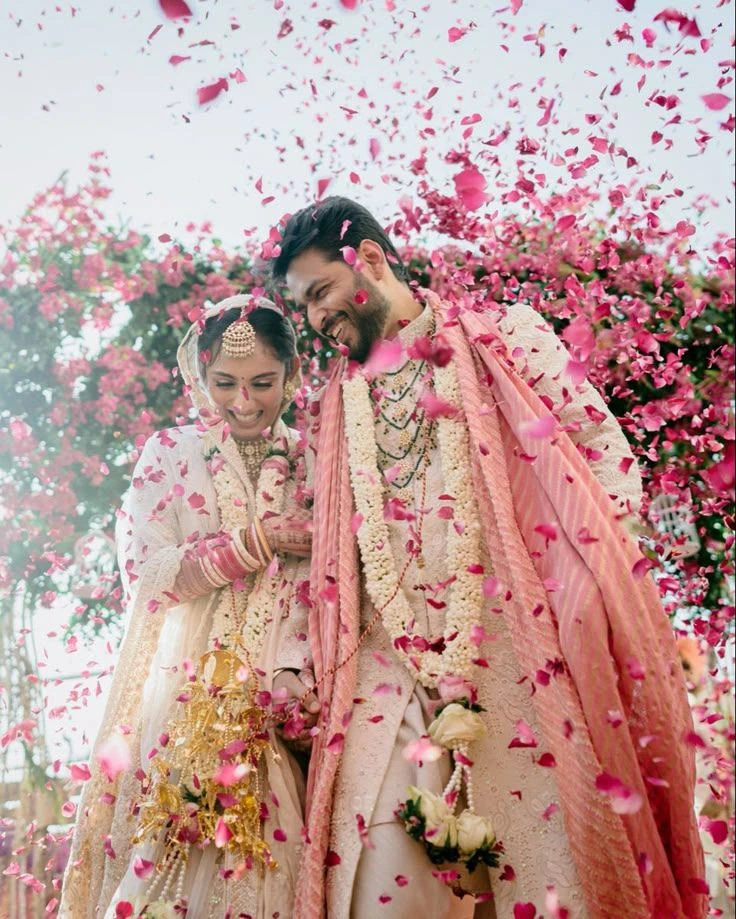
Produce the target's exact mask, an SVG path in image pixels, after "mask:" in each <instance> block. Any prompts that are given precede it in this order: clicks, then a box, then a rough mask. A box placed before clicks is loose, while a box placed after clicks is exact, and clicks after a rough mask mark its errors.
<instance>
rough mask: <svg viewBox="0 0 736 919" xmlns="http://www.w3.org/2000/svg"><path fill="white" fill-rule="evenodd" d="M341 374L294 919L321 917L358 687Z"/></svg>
mask: <svg viewBox="0 0 736 919" xmlns="http://www.w3.org/2000/svg"><path fill="white" fill-rule="evenodd" d="M344 373H345V362H344V361H340V362H339V363H338V364H337V365H336V367H335V370H334V372H333V375H332V377H331V379H330V381H329V382H328V384H327V386H326V388H325V390H324V393H323V394H322V398H321V403H320V414H319V435H318V441H317V446H318V450H317V456H316V460H315V469H314V516H313V532H314V537H313V541H312V563H311V576H310V580H311V595H312V606H311V607H310V611H309V622H308V628H309V638H310V644H311V648H312V655H313V658H314V675H315V678H316V680H317V681H318V683H319V689H318V694H319V698H320V702H321V703H322V709H321V711H320V720H319V726H320V733H319V736H318V737H317V738H315V741H314V745H313V747H312V755H311V760H310V768H309V778H308V782H307V805H306V815H305V826H306V827H307V839H306V841H305V842H306V844H305V846H304V849H303V855H302V863H301V866H300V870H299V879H298V882H297V889H296V899H295V905H294V919H306V917H309V919H321V917H322V916H324V915H325V909H326V906H325V877H324V873H325V870H326V866H327V864H328V862H329V857H328V850H329V843H330V824H331V816H332V799H333V789H334V785H335V777H336V775H337V768H338V765H339V763H340V752H341V749H342V743H341V737H342V736H344V732H345V731H346V730H347V726H348V722H349V719H350V713H351V711H352V707H353V690H354V687H355V679H356V668H357V656H356V655H355V654H352V656H351V652H354V650H355V648H356V645H357V643H358V636H359V630H360V595H361V592H360V567H359V561H358V544H357V541H356V539H355V536H354V534H353V531H352V528H351V520H352V515H353V493H352V490H351V487H350V470H349V467H348V457H347V441H346V438H345V425H344V422H343V407H342V386H341V383H342V380H343V376H344ZM348 658H349V659H348ZM343 661H347V662H346V663H344V664H343V666H340V667H339V668H338V669H337V670H335V672H334V673H333V672H332V669H331V668H334V666H335V665H336V664H337V663H338V662H343Z"/></svg>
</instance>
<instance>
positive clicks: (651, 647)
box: [271, 197, 706, 919]
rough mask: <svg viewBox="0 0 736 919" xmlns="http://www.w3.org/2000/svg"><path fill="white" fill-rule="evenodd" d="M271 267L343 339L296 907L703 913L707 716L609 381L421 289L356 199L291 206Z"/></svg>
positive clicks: (372, 911)
mask: <svg viewBox="0 0 736 919" xmlns="http://www.w3.org/2000/svg"><path fill="white" fill-rule="evenodd" d="M271 267H272V274H273V278H274V280H275V281H276V282H278V283H283V282H285V284H286V285H287V286H288V288H289V291H290V292H291V295H292V297H293V299H294V301H295V303H296V305H297V307H298V308H300V309H303V310H305V311H306V314H307V318H308V321H309V323H310V325H311V326H312V327H313V328H314V329H315V331H316V332H318V333H319V334H320V335H322V336H323V337H324V338H326V339H327V341H328V342H329V343H330V344H331V345H332V346H333V347H334V348H335V349H336V350H338V351H339V352H340V353H341V354H342V359H341V360H339V361H337V362H336V364H335V366H334V367H333V372H332V375H331V377H330V379H329V382H328V383H327V385H326V387H325V389H324V390H323V391H322V393H321V394H320V398H319V404H318V406H317V407H315V409H314V415H313V417H314V424H313V430H312V432H311V434H312V439H311V446H312V449H313V451H314V467H315V471H314V483H315V504H314V532H315V546H314V548H313V556H312V578H311V587H312V608H311V614H310V630H309V631H310V642H311V645H312V651H313V656H314V663H315V674H316V678H317V691H318V694H319V696H320V702H321V712H320V721H319V725H318V731H317V732H316V733H317V736H316V738H315V745H314V749H313V754H312V761H311V766H310V776H309V787H308V805H307V807H308V813H307V840H306V843H307V844H306V846H305V856H304V860H303V865H302V874H301V878H300V882H299V891H298V902H297V907H296V912H295V915H296V916H297V917H309V919H312V917H315V919H316V917H321V916H324V915H327V916H328V917H330V919H333V917H334V919H343V917H344V919H347V917H348V916H350V917H356V919H368V917H374V916H381V917H384V916H385V917H391V919H399V917H404V916H427V917H436V919H442V917H449V916H453V915H460V914H462V915H473V908H472V901H470V900H468V899H465V900H463V901H461V900H459V899H458V898H457V897H456V896H455V895H454V893H453V888H454V889H455V890H456V891H458V892H459V891H460V889H461V888H462V889H464V890H471V889H472V890H473V892H475V893H476V894H478V895H477V897H476V906H475V915H476V916H481V915H483V916H493V915H498V916H511V915H517V914H518V909H524V910H526V911H525V912H523V913H522V914H523V915H527V911H528V914H529V915H534V914H535V910H536V912H537V913H540V914H541V913H542V912H547V913H551V914H563V915H564V912H563V913H556V912H555V910H556V909H557V910H565V909H567V910H569V915H571V916H593V917H605V916H611V917H613V916H616V917H631V919H641V917H645V916H654V915H656V916H688V917H692V916H702V915H704V914H705V910H706V903H705V897H703V895H702V894H700V893H698V892H697V891H698V890H699V887H698V879H699V878H702V861H701V851H700V847H699V842H698V837H697V827H696V824H695V818H694V814H693V808H692V796H693V782H694V768H693V762H692V757H691V755H690V752H689V751H688V750H687V749H686V748H685V745H684V743H683V737H684V735H685V734H686V732H687V731H688V730H689V729H690V716H689V710H688V707H687V701H686V696H685V690H684V685H683V682H682V677H681V674H680V670H679V667H678V666H677V656H676V653H675V648H674V639H673V635H672V633H671V630H670V627H669V623H668V621H667V619H666V617H665V616H664V613H663V612H662V609H661V607H660V604H659V601H658V597H657V591H656V588H655V586H654V584H653V583H652V581H651V580H650V579H649V577H647V576H645V577H643V578H642V577H641V576H639V577H637V573H638V572H639V571H640V568H641V566H638V567H635V566H636V562H637V560H638V559H639V558H640V555H639V552H638V550H637V547H636V545H635V543H634V541H633V540H632V539H631V538H630V536H629V535H628V533H627V530H626V526H625V524H626V522H627V518H630V517H631V515H634V514H635V513H636V511H637V508H638V503H639V499H640V482H639V478H638V474H637V472H636V466H635V464H632V457H631V453H630V451H629V448H628V445H627V443H626V441H625V438H624V436H623V434H622V432H621V430H620V428H619V426H618V424H617V423H616V422H615V420H614V419H613V417H612V416H611V414H610V412H609V411H608V409H607V407H606V405H605V403H604V402H603V400H602V399H601V397H600V395H599V394H598V393H597V392H596V391H595V390H594V389H593V388H592V387H591V386H590V384H588V383H587V382H584V383H582V384H578V385H575V383H574V382H573V381H572V380H571V379H569V378H568V377H567V375H566V367H567V360H568V357H567V355H566V353H565V351H564V348H563V347H562V345H561V344H560V342H559V341H558V339H557V338H556V337H555V336H554V334H553V333H552V332H551V330H550V328H549V326H548V325H547V324H546V323H545V322H544V321H543V320H542V319H541V317H540V316H539V315H538V314H536V313H535V312H534V311H533V310H532V309H531V308H529V307H527V306H524V305H523V304H514V305H511V306H509V308H508V310H507V311H506V315H505V316H504V315H502V314H501V313H500V312H499V313H498V314H496V313H493V314H491V313H490V312H489V311H488V310H484V309H481V308H480V307H478V308H477V310H476V309H475V308H474V307H473V306H470V307H469V306H467V305H466V304H460V303H453V302H442V301H440V299H439V298H438V297H437V296H436V295H435V294H433V293H432V292H430V291H422V290H418V291H416V292H415V291H413V290H412V289H411V288H410V286H409V284H408V282H407V281H408V273H407V270H406V267H405V266H404V265H403V263H402V261H401V258H400V256H399V254H398V252H397V250H396V248H395V247H394V245H393V243H392V242H391V240H390V239H389V237H388V236H387V235H386V233H385V232H384V231H383V229H382V228H381V226H380V224H379V223H378V222H377V221H376V219H375V218H374V217H373V216H372V215H371V214H370V213H369V212H368V211H367V210H366V209H365V208H363V207H362V206H360V205H359V204H356V203H355V202H352V201H350V200H348V199H346V198H339V197H333V198H328V199H325V200H323V201H321V202H319V203H318V204H316V205H311V206H309V207H307V208H304V209H303V210H301V211H299V212H298V213H296V214H294V215H293V216H291V217H290V218H289V219H288V220H287V221H286V224H285V226H284V227H283V232H282V238H281V240H280V244H279V249H278V250H277V251H276V253H275V254H274V257H273V259H272V264H271ZM591 419H596V420H595V421H593V420H591ZM584 457H585V459H584ZM624 470H626V471H624ZM453 701H454V702H455V703H456V705H455V708H454V710H453V711H454V712H455V713H458V712H459V715H460V720H459V721H458V722H457V724H455V725H453V724H448V719H449V716H448V714H447V712H448V710H449V704H448V703H452V702H453ZM457 703H459V704H457ZM474 703H476V704H479V705H480V706H481V707H482V710H481V712H480V715H479V716H473V715H468V714H467V712H468V711H469V707H470V706H471V705H473V704H474ZM438 705H446V706H448V708H447V709H446V711H445V712H444V713H443V715H444V723H443V725H441V726H440V727H438V724H439V722H440V719H439V718H438V719H437V720H434V719H435V713H436V711H437V710H438ZM463 711H464V712H465V713H466V714H463ZM468 718H470V719H471V720H470V722H469V723H471V724H472V725H475V726H474V727H473V728H472V730H471V729H470V728H468V727H467V725H466V726H465V727H463V724H465V722H466V721H467V719H468ZM474 718H475V721H473V719H474ZM463 719H465V720H463ZM433 720H434V724H433ZM458 725H459V726H458ZM428 730H429V731H430V733H431V735H432V736H431V738H430V737H428ZM453 731H454V735H453ZM463 731H466V735H467V732H468V731H470V733H471V734H472V737H471V738H470V740H469V739H468V738H469V735H467V736H466V735H463ZM453 736H454V739H453ZM448 738H449V739H448ZM471 741H472V742H471ZM451 751H452V752H451ZM443 795H444V799H443V798H442V796H443ZM412 798H413V800H414V802H415V804H417V806H418V807H419V815H420V819H419V818H417V816H416V814H417V811H416V810H415V811H413V813H414V815H415V816H414V818H413V820H412V819H409V820H408V821H407V823H408V829H411V830H413V834H412V835H414V836H415V837H416V836H417V835H418V836H419V837H421V838H420V839H419V840H418V839H417V838H412V836H410V835H409V833H408V832H407V827H405V826H404V821H402V820H400V819H399V818H398V817H397V816H396V811H397V808H400V807H402V806H404V807H405V805H406V802H407V801H408V800H410V799H412ZM461 812H462V813H463V816H462V817H460V818H459V819H455V816H458V815H460V814H461ZM453 813H454V815H455V816H453ZM404 817H406V811H404ZM478 818H481V819H480V820H479V819H478ZM491 827H492V830H491ZM468 828H470V831H471V832H469V831H468ZM494 836H495V838H494ZM440 850H441V851H442V852H443V853H444V854H445V855H446V856H448V858H447V859H446V860H444V861H443V863H442V864H440V865H436V864H433V863H432V860H430V857H429V856H430V854H432V853H434V855H435V856H437V853H438V852H439V851H440ZM489 851H494V852H495V854H496V855H497V856H498V862H499V864H498V867H492V866H491V867H487V866H486V864H483V863H482V862H483V861H486V862H489V861H490V862H492V861H493V859H491V858H480V859H479V860H480V861H481V864H480V865H479V866H478V867H477V868H476V869H475V870H474V871H473V872H472V873H470V872H469V871H468V870H467V869H466V868H464V867H463V865H462V864H460V863H459V861H460V860H461V859H462V853H465V856H466V860H467V854H468V853H470V852H477V853H478V854H479V855H480V854H481V853H485V854H486V855H488V853H489ZM458 853H460V856H458ZM476 860H478V859H476ZM468 907H469V909H468ZM458 911H459V912H458Z"/></svg>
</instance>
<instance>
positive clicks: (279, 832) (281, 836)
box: [273, 826, 288, 842]
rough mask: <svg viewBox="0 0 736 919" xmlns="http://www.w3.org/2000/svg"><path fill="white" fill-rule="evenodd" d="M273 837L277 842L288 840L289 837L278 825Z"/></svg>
mask: <svg viewBox="0 0 736 919" xmlns="http://www.w3.org/2000/svg"><path fill="white" fill-rule="evenodd" d="M273 838H274V839H275V840H276V842H286V840H287V838H288V837H287V836H286V833H284V831H283V830H282V829H281V827H280V826H277V827H276V829H275V830H274V831H273Z"/></svg>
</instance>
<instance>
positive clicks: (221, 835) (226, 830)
mask: <svg viewBox="0 0 736 919" xmlns="http://www.w3.org/2000/svg"><path fill="white" fill-rule="evenodd" d="M232 838H233V833H232V831H231V830H230V827H229V826H228V825H227V824H226V823H225V820H224V818H223V817H220V818H219V820H218V821H217V826H216V827H215V845H216V846H217V848H218V849H222V848H224V847H225V846H226V845H227V844H228V842H230V840H231V839H232Z"/></svg>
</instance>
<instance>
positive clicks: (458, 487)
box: [342, 363, 498, 872]
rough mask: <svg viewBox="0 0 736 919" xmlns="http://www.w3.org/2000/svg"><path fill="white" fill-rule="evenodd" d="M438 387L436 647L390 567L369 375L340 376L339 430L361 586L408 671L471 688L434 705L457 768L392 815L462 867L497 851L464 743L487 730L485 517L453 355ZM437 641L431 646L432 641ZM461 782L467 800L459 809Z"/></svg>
mask: <svg viewBox="0 0 736 919" xmlns="http://www.w3.org/2000/svg"><path fill="white" fill-rule="evenodd" d="M434 383H435V390H436V393H437V395H438V397H439V398H440V399H442V400H443V401H444V402H446V403H448V404H449V405H450V406H451V407H452V409H454V411H452V412H451V413H450V414H451V417H450V415H449V414H444V415H443V416H441V417H440V419H439V423H438V445H439V450H440V457H441V461H442V470H443V473H444V476H445V482H446V485H447V490H448V491H449V493H450V494H451V495H452V496H453V498H454V499H455V509H456V513H455V515H454V517H455V519H454V521H453V523H452V525H450V526H449V527H448V529H447V534H448V535H447V558H448V570H449V571H450V572H451V573H452V574H453V576H454V581H453V583H452V585H451V593H450V599H449V602H448V605H447V613H446V618H445V629H444V634H443V636H442V642H441V645H442V650H436V649H435V648H436V643H434V642H433V643H432V644H430V642H429V641H427V639H426V638H423V637H422V636H416V635H411V634H410V633H409V632H408V631H407V629H408V627H409V625H410V623H411V622H412V621H413V619H414V614H413V611H412V609H411V606H410V604H409V601H408V599H407V597H406V594H405V593H404V590H403V588H402V585H401V578H400V577H399V574H398V572H397V570H396V566H395V563H394V558H393V553H392V551H391V540H390V534H389V529H388V525H387V523H386V520H385V518H384V492H383V485H382V481H381V474H380V471H379V467H378V447H377V444H376V439H375V423H374V415H373V410H372V404H371V394H370V388H369V384H368V381H367V379H366V377H365V376H364V375H363V374H362V373H361V372H360V371H357V372H356V373H354V374H353V376H352V377H350V378H349V379H346V380H345V381H344V382H343V384H342V385H343V404H344V407H345V431H346V435H347V443H348V463H349V467H350V481H351V485H352V489H353V495H354V498H355V508H356V511H357V513H358V514H359V515H360V516H361V518H362V521H361V525H360V527H359V528H358V534H357V535H358V545H359V547H360V554H361V559H362V562H363V570H364V574H365V583H366V589H367V592H368V595H369V597H370V598H371V600H372V601H373V604H374V606H375V607H376V609H377V610H378V611H380V614H381V618H382V621H383V625H384V627H385V629H386V631H387V633H388V635H389V637H390V639H391V643H392V646H393V647H394V649H395V651H396V653H397V654H398V655H399V657H400V658H401V659H402V660H403V662H404V663H405V665H406V666H407V667H408V669H409V670H410V672H412V673H414V674H416V675H417V677H418V679H419V681H420V682H421V683H422V684H423V685H424V686H426V687H427V688H436V687H439V688H440V689H441V690H442V688H443V684H445V685H446V684H447V683H453V682H454V683H455V684H459V685H460V686H463V687H465V688H467V692H465V690H464V692H465V694H464V695H462V697H457V698H455V699H454V701H452V702H450V703H449V704H447V705H445V706H444V707H443V708H441V709H439V710H438V711H437V714H436V717H435V719H434V721H433V722H432V723H431V724H430V726H429V729H428V731H429V734H430V736H431V737H432V739H433V740H434V741H435V742H436V743H437V744H441V745H442V746H444V747H445V748H446V749H448V750H450V751H451V752H452V755H453V758H454V770H453V773H452V776H451V777H450V781H449V782H448V784H447V786H446V788H445V789H444V791H443V793H442V795H441V796H438V795H435V794H433V793H432V792H429V791H427V790H422V789H417V788H414V787H413V786H410V787H409V789H408V797H407V799H406V800H405V801H404V802H403V803H402V804H401V805H400V806H399V807H398V808H397V810H396V815H397V817H398V818H399V819H400V820H401V821H402V822H403V824H404V828H405V829H406V831H407V833H408V834H409V835H410V836H412V837H413V838H414V839H417V840H418V841H420V842H422V843H423V845H424V847H425V850H426V851H427V854H428V856H429V858H430V860H431V861H432V862H433V863H435V864H439V863H442V862H453V863H457V862H462V863H463V864H464V865H465V867H466V868H467V870H468V871H471V872H472V871H473V870H475V868H476V867H477V866H478V865H479V864H481V863H482V864H486V865H490V866H495V865H497V864H498V852H497V850H496V848H494V847H495V846H496V838H495V834H494V832H493V827H492V824H491V822H490V820H489V819H488V818H487V817H483V816H480V815H478V814H476V813H475V802H474V797H473V782H472V772H471V768H472V760H471V759H470V758H469V756H468V749H469V745H470V744H471V743H472V742H473V741H475V740H478V739H479V738H480V737H481V736H482V734H483V733H485V726H484V724H483V722H482V720H481V718H480V714H479V713H480V712H481V711H483V709H482V707H481V706H480V705H478V704H477V702H476V701H475V697H476V694H475V689H474V687H473V686H472V684H471V683H469V682H468V681H469V678H470V677H471V676H472V673H473V670H474V666H475V665H474V663H473V658H474V650H473V649H474V644H473V641H472V629H473V626H474V625H476V624H477V623H478V622H479V621H480V615H481V610H482V606H483V589H482V583H481V578H480V577H479V570H480V566H479V560H480V557H481V550H482V543H481V526H480V518H479V515H478V511H477V505H476V503H475V500H474V498H473V492H472V485H471V480H470V477H469V476H468V475H467V470H468V467H469V458H470V437H469V434H468V429H467V425H466V424H465V419H464V416H463V414H462V409H461V400H460V384H459V381H458V378H457V373H456V372H455V369H454V367H452V365H451V363H448V364H446V365H445V366H444V367H435V370H434ZM433 645H434V647H433ZM463 785H465V791H466V799H467V804H468V806H467V807H466V808H464V809H463V810H462V811H461V813H460V814H459V815H457V816H456V815H455V813H454V810H455V806H456V804H457V802H458V800H459V799H460V793H461V791H462V789H463Z"/></svg>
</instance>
